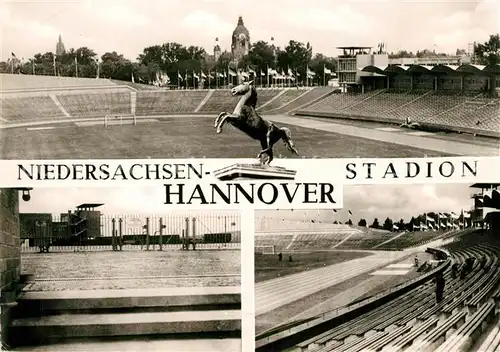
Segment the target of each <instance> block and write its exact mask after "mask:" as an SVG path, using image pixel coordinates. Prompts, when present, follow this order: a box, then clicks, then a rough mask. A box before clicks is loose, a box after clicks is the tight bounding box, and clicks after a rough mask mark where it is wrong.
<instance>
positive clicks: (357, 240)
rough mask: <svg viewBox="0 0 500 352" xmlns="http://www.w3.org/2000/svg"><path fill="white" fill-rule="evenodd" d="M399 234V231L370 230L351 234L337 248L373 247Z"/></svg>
mask: <svg viewBox="0 0 500 352" xmlns="http://www.w3.org/2000/svg"><path fill="white" fill-rule="evenodd" d="M396 236H398V233H397V232H388V231H387V232H368V233H360V234H355V235H352V236H349V238H347V239H346V240H345V241H343V242H342V243H341V244H340V245H339V246H338V247H337V248H339V249H372V248H375V247H377V249H378V246H379V245H380V244H382V243H384V242H385V241H389V240H391V239H392V238H394V237H396Z"/></svg>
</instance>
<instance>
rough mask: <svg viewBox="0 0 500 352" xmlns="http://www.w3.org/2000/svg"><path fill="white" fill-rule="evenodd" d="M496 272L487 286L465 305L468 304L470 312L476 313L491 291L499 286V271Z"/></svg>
mask: <svg viewBox="0 0 500 352" xmlns="http://www.w3.org/2000/svg"><path fill="white" fill-rule="evenodd" d="M495 274H496V275H495V276H494V278H493V279H491V280H489V281H488V283H487V284H486V286H484V287H483V289H482V290H481V291H480V292H479V293H478V294H477V295H475V296H474V297H472V298H471V299H469V300H468V301H466V302H465V305H466V306H467V309H468V310H469V313H470V314H474V313H475V312H476V311H477V308H478V306H480V305H481V304H483V303H486V301H487V300H488V296H489V294H490V293H491V291H492V290H493V289H494V288H495V287H497V285H498V282H499V279H500V276H499V273H498V272H496V273H495Z"/></svg>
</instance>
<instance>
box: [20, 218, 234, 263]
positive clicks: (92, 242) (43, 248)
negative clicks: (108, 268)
mask: <svg viewBox="0 0 500 352" xmlns="http://www.w3.org/2000/svg"><path fill="white" fill-rule="evenodd" d="M20 224H21V252H22V253H30V252H68V251H69V252H76V251H106V250H114V251H116V250H129V251H130V250H146V251H149V250H165V249H183V250H192V249H196V250H198V249H239V248H240V245H241V222H240V216H239V214H238V213H234V212H226V213H220V212H218V213H203V214H170V215H150V216H147V215H146V216H145V215H139V216H136V215H120V216H108V215H102V214H97V215H96V214H88V216H83V217H78V216H75V215H74V214H71V216H66V214H62V215H61V216H60V217H55V216H52V215H50V214H20Z"/></svg>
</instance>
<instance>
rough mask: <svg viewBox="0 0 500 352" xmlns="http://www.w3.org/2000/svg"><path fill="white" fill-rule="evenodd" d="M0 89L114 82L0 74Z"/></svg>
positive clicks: (34, 89)
mask: <svg viewBox="0 0 500 352" xmlns="http://www.w3.org/2000/svg"><path fill="white" fill-rule="evenodd" d="M0 83H1V87H0V90H1V91H2V92H5V91H10V92H12V91H37V90H58V89H71V88H88V87H94V88H95V87H108V86H114V87H116V84H115V83H113V82H112V81H110V80H109V79H102V78H101V79H95V78H76V77H53V76H36V75H13V74H6V73H2V74H0Z"/></svg>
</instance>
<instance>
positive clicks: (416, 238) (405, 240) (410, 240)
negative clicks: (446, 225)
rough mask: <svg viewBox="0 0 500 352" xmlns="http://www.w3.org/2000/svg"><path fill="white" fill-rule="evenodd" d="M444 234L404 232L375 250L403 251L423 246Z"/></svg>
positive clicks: (436, 232)
mask: <svg viewBox="0 0 500 352" xmlns="http://www.w3.org/2000/svg"><path fill="white" fill-rule="evenodd" d="M444 234H445V233H444V232H441V231H414V232H406V233H405V234H404V235H402V236H400V237H397V238H395V239H394V240H392V241H390V242H387V243H386V244H383V245H381V246H379V247H377V249H404V248H408V247H413V246H418V245H423V244H425V243H427V242H430V241H433V240H436V239H438V238H440V237H441V236H443V235H444Z"/></svg>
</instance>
